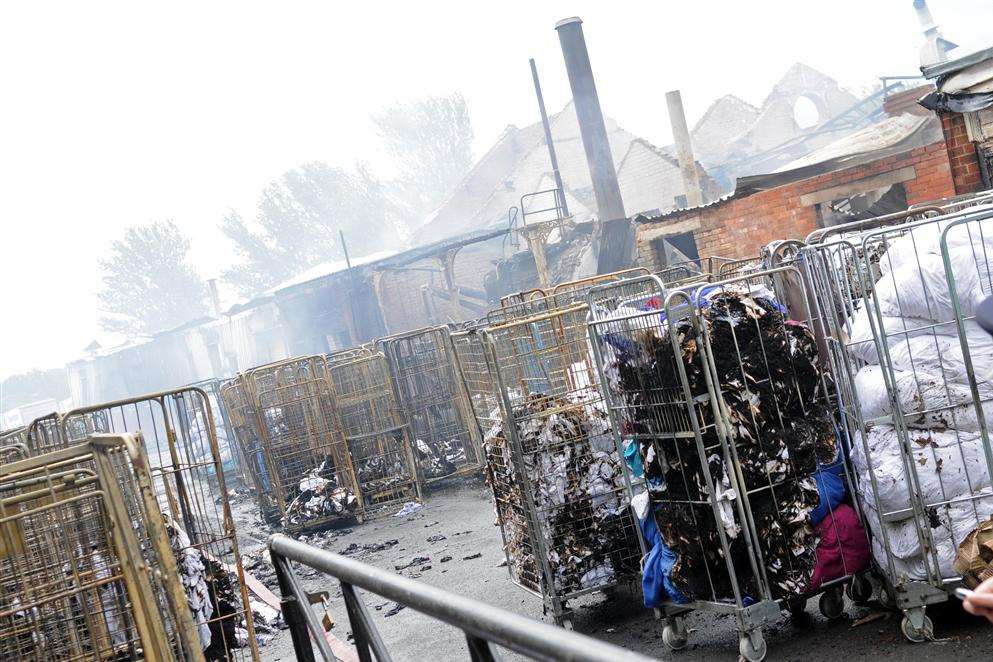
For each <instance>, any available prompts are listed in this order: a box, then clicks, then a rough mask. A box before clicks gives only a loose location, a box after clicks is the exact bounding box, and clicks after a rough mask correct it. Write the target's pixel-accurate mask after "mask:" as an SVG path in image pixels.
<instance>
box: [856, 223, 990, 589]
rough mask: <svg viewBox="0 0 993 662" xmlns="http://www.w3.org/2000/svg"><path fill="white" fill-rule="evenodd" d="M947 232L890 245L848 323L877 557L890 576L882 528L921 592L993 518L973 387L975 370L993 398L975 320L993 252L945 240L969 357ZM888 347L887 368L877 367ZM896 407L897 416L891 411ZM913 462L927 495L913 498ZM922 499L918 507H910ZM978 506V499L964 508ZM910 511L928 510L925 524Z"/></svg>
mask: <svg viewBox="0 0 993 662" xmlns="http://www.w3.org/2000/svg"><path fill="white" fill-rule="evenodd" d="M943 226H944V224H943V223H934V224H928V225H924V226H920V227H917V228H915V229H913V230H912V231H908V232H906V233H905V234H904V235H903V236H901V237H898V238H896V239H892V240H890V241H889V242H888V247H887V250H886V252H885V253H884V254H883V258H884V259H881V260H880V261H879V264H878V270H874V271H873V272H872V273H871V274H870V276H871V278H873V279H875V280H874V282H873V285H872V293H873V297H872V299H871V300H869V301H866V300H859V301H858V307H857V309H856V310H855V312H854V314H853V315H852V317H851V319H850V320H847V321H848V325H849V338H848V341H849V345H848V346H849V352H850V353H851V355H852V356H854V357H855V358H856V359H858V360H859V361H860V362H861V363H864V365H863V366H862V367H861V368H860V369H859V371H858V373H857V374H856V376H855V390H856V392H857V395H858V398H859V403H860V406H861V412H862V418H863V420H865V421H867V424H866V428H867V431H866V434H865V437H864V438H862V437H860V438H858V439H856V440H855V443H854V448H853V452H852V464H853V467H854V469H855V472H856V475H857V477H858V478H859V481H858V489H859V492H860V493H861V496H862V500H863V503H864V504H865V508H866V510H867V511H868V514H869V517H868V518H867V519H868V521H869V524H870V526H871V529H872V533H873V536H872V538H873V540H872V551H873V556H875V558H876V560H877V561H878V562H879V563H880V564H882V565H883V567H888V566H887V561H888V555H887V550H886V548H885V544H884V542H883V533H884V531H883V529H884V528H885V530H886V531H885V533H886V534H887V538H888V540H889V546H890V550H889V551H890V555H891V556H892V559H893V562H894V564H895V569H896V572H897V574H898V575H900V576H905V577H907V578H909V579H916V580H926V579H927V578H928V575H929V573H928V567H929V565H932V566H933V563H930V561H931V559H929V558H928V557H929V556H930V555H931V554H932V553H933V554H935V555H936V557H937V563H938V570H939V571H940V573H941V575H942V576H943V577H952V576H955V575H956V574H957V573H956V571H955V569H954V567H953V564H954V560H955V555H956V551H957V550H958V548H959V546H960V545H961V544H963V542H964V541H965V540H966V538H967V536H968V535H969V534H970V532H972V531H973V530H974V529H976V527H977V526H978V525H979V524H980V523H982V522H983V521H984V520H985V519H986V518H988V517H989V516H990V515H991V514H993V487H991V480H990V475H989V473H990V472H989V469H988V466H987V463H986V458H985V452H984V449H983V441H982V436H981V434H980V429H981V425H982V424H983V422H984V421H981V420H979V419H980V416H979V414H978V412H977V409H976V407H975V406H974V396H973V393H972V390H971V387H970V382H969V364H970V363H971V367H972V368H973V369H974V374H975V377H976V386H977V389H978V394H979V397H980V399H981V400H983V401H989V399H990V398H991V397H993V339H991V338H990V336H989V334H987V333H986V332H985V331H984V330H983V329H981V328H980V327H979V326H978V324H976V322H974V321H973V320H972V319H971V317H972V315H973V314H974V313H975V309H976V306H977V305H978V303H979V302H980V301H982V300H983V299H985V298H986V296H987V295H988V294H989V293H990V292H989V286H988V282H989V281H988V274H986V269H985V265H984V264H983V263H984V262H985V255H987V254H988V253H989V251H990V250H991V249H993V245H986V242H988V241H989V240H988V239H984V238H983V236H982V233H979V234H970V232H969V231H968V230H967V229H966V226H960V227H959V228H957V229H953V230H951V231H949V234H948V247H949V265H948V266H949V267H950V268H951V272H952V275H953V276H954V279H955V286H956V288H955V292H956V294H957V296H958V299H959V305H960V313H961V315H962V317H963V319H966V320H968V321H966V322H964V327H965V328H964V331H965V337H966V343H967V345H968V347H969V357H967V356H966V355H965V354H964V352H963V350H962V345H961V341H960V339H959V336H958V331H959V330H958V326H957V325H956V324H955V323H954V320H955V318H956V316H955V310H954V305H953V302H952V292H951V291H950V290H949V287H948V281H947V272H946V266H945V263H944V260H943V257H942V254H941V247H940V235H941V232H942V230H943ZM877 315H878V317H877ZM884 347H885V354H884V356H885V358H886V363H888V364H889V365H888V367H884V366H883V365H881V364H882V363H883V361H882V359H881V357H880V350H881V349H883V348H884ZM894 403H895V404H896V406H897V407H898V409H899V411H893V404H894ZM986 411H987V412H991V411H993V410H991V409H990V408H986ZM893 415H902V418H903V420H904V422H905V424H906V426H907V428H908V429H907V431H906V433H904V434H901V433H900V432H899V431H898V430H897V428H896V427H894V425H893V424H892V423H890V422H889V421H890V420H891V417H892V416H893ZM986 419H987V420H986V421H985V423H986V425H987V426H989V425H990V424H991V423H993V418H991V417H990V414H989V413H987V414H986ZM905 457H906V458H907V459H909V460H910V462H911V464H910V466H911V467H912V470H913V472H914V473H915V474H916V482H917V483H918V485H919V491H918V490H916V489H912V487H911V485H912V483H911V480H910V478H909V477H908V475H907V468H906V466H905V464H904V460H905ZM873 478H874V479H875V482H876V487H875V488H874V487H873V480H872V479H873ZM915 493H916V494H918V495H919V496H918V497H916V498H915V499H914V500H913V501H912V499H911V495H912V494H915ZM970 495H973V496H975V497H976V498H974V499H968V498H967V497H969V496H970ZM914 502H916V505H917V506H918V510H921V509H922V510H923V517H921V518H919V519H918V518H917V517H915V514H914V509H913V507H914V505H915V503H914ZM919 520H920V521H919ZM919 527H923V532H924V533H928V534H929V537H930V538H931V543H929V546H930V545H931V544H933V550H926V549H923V548H922V546H921V535H920V533H921V532H920V531H919ZM932 558H933V557H932Z"/></svg>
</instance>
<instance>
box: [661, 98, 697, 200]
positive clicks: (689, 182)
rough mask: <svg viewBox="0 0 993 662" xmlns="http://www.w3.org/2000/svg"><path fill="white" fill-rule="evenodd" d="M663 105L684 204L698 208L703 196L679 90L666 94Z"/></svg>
mask: <svg viewBox="0 0 993 662" xmlns="http://www.w3.org/2000/svg"><path fill="white" fill-rule="evenodd" d="M665 103H666V105H667V106H668V107H669V123H670V124H671V125H672V139H673V140H674V141H675V143H676V156H677V158H678V159H679V172H680V173H681V174H682V175H683V192H684V193H685V194H686V204H687V205H688V206H690V207H699V206H700V205H702V204H703V194H702V193H701V192H700V177H699V175H698V174H697V171H696V159H694V158H693V143H692V142H691V141H690V130H689V129H688V128H687V127H686V114H685V113H684V112H683V97H682V95H681V94H680V93H679V90H673V91H671V92H666V93H665Z"/></svg>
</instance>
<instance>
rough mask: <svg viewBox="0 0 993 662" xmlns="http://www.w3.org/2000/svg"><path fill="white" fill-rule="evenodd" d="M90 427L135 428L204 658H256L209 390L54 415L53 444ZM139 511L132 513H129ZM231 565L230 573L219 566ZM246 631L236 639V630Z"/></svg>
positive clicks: (81, 435) (72, 439)
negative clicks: (141, 443) (56, 422)
mask: <svg viewBox="0 0 993 662" xmlns="http://www.w3.org/2000/svg"><path fill="white" fill-rule="evenodd" d="M94 428H95V431H96V432H104V433H112V434H122V433H134V434H137V433H140V434H141V437H142V439H143V441H144V445H145V450H146V453H147V456H148V468H149V472H150V475H151V482H152V490H153V492H154V495H155V498H156V499H157V501H158V505H159V508H160V509H161V511H162V513H163V515H164V517H165V521H166V524H165V528H166V530H167V533H168V536H169V543H170V546H171V547H172V549H173V552H174V553H175V556H176V559H177V563H178V564H179V565H180V567H183V568H184V571H183V573H184V574H183V577H184V583H185V584H186V589H187V595H188V601H189V604H190V608H191V609H192V610H193V612H194V620H195V621H196V626H197V628H198V630H199V631H200V639H201V642H202V643H203V645H204V648H205V654H206V655H207V656H208V657H211V658H216V659H227V660H258V659H259V652H258V642H257V640H256V637H255V627H254V623H253V620H252V612H251V609H250V607H249V599H248V589H247V587H246V584H245V575H244V570H243V568H242V564H241V554H240V553H239V550H238V540H237V536H236V535H235V528H234V520H233V518H232V516H231V507H230V503H229V500H228V491H227V486H226V483H225V480H224V470H223V467H222V466H221V459H220V452H219V450H218V447H217V438H216V436H215V425H214V419H213V413H212V411H211V407H210V403H209V400H208V398H207V394H206V393H204V392H203V391H202V390H200V389H197V388H182V389H176V390H172V391H163V392H160V393H153V394H149V395H146V396H141V397H137V398H130V399H126V400H118V401H116V402H109V403H103V404H99V405H94V406H91V407H83V408H80V409H75V410H73V411H70V412H67V413H66V414H64V415H62V416H59V417H58V429H59V433H58V435H56V436H57V437H58V443H59V444H60V445H62V446H68V445H71V444H75V443H79V442H81V441H83V440H85V438H86V436H88V435H90V434H92V433H93V429H94ZM131 515H132V517H135V518H137V517H138V516H139V514H138V513H137V512H131ZM225 564H227V565H230V567H231V568H232V572H233V575H234V576H233V577H232V576H231V574H229V572H228V570H227V569H226V568H225V567H224V566H225ZM239 630H242V631H244V632H245V633H246V634H247V642H246V641H239V636H238V631H239Z"/></svg>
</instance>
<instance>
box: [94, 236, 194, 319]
mask: <svg viewBox="0 0 993 662" xmlns="http://www.w3.org/2000/svg"><path fill="white" fill-rule="evenodd" d="M189 250H190V241H189V239H187V238H186V237H185V236H183V234H182V233H181V232H180V231H179V228H177V227H176V224H175V223H173V222H172V221H163V222H155V223H150V224H148V225H136V226H132V227H129V228H127V230H125V232H124V238H123V239H120V240H117V241H114V242H113V243H112V244H111V251H110V257H108V258H106V259H103V260H100V266H101V267H102V268H103V272H104V274H103V284H104V287H103V290H102V291H101V292H100V293H99V294H98V297H99V299H100V302H101V304H102V308H103V313H104V316H103V317H102V318H101V320H100V324H101V326H103V328H104V329H107V330H108V331H115V332H118V333H123V334H126V335H128V336H131V337H133V336H136V335H140V334H151V333H156V332H158V331H164V330H166V329H171V328H174V327H176V326H179V325H180V324H183V323H184V322H188V321H190V320H192V319H196V318H198V317H201V316H203V315H206V314H207V312H208V308H207V288H206V286H205V284H204V282H203V280H202V279H201V278H200V276H199V275H197V272H196V271H195V270H194V269H193V267H192V266H190V265H189V264H187V262H186V258H187V253H188V252H189Z"/></svg>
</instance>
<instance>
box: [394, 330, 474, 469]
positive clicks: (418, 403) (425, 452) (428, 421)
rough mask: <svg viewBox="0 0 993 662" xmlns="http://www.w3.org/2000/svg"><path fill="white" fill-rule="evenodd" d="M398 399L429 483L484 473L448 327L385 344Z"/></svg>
mask: <svg viewBox="0 0 993 662" xmlns="http://www.w3.org/2000/svg"><path fill="white" fill-rule="evenodd" d="M380 342H381V344H382V347H383V354H384V355H385V356H386V359H387V362H388V363H389V367H390V371H391V373H392V377H393V383H394V385H395V386H396V390H397V399H398V401H399V402H400V404H401V406H402V407H403V411H404V414H405V416H406V418H407V421H408V423H409V424H410V432H411V436H412V437H413V440H414V442H413V443H414V455H415V457H416V458H417V464H418V471H419V474H420V476H421V479H422V480H423V482H424V483H426V484H430V483H432V482H435V481H438V480H442V479H444V478H449V477H452V476H461V475H466V474H471V473H476V472H479V471H480V470H481V468H482V459H481V446H480V444H479V443H478V437H477V436H476V435H474V434H472V426H470V422H469V421H470V417H471V415H472V414H471V413H470V411H469V404H468V402H466V400H465V391H464V389H463V388H462V385H461V383H460V381H459V379H458V374H457V368H456V365H455V355H454V351H453V349H452V345H451V340H450V338H449V331H448V329H447V328H446V327H443V326H440V327H431V328H426V329H420V330H417V331H411V332H409V333H403V334H400V335H397V336H392V337H390V338H385V339H383V340H381V341H380Z"/></svg>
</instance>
